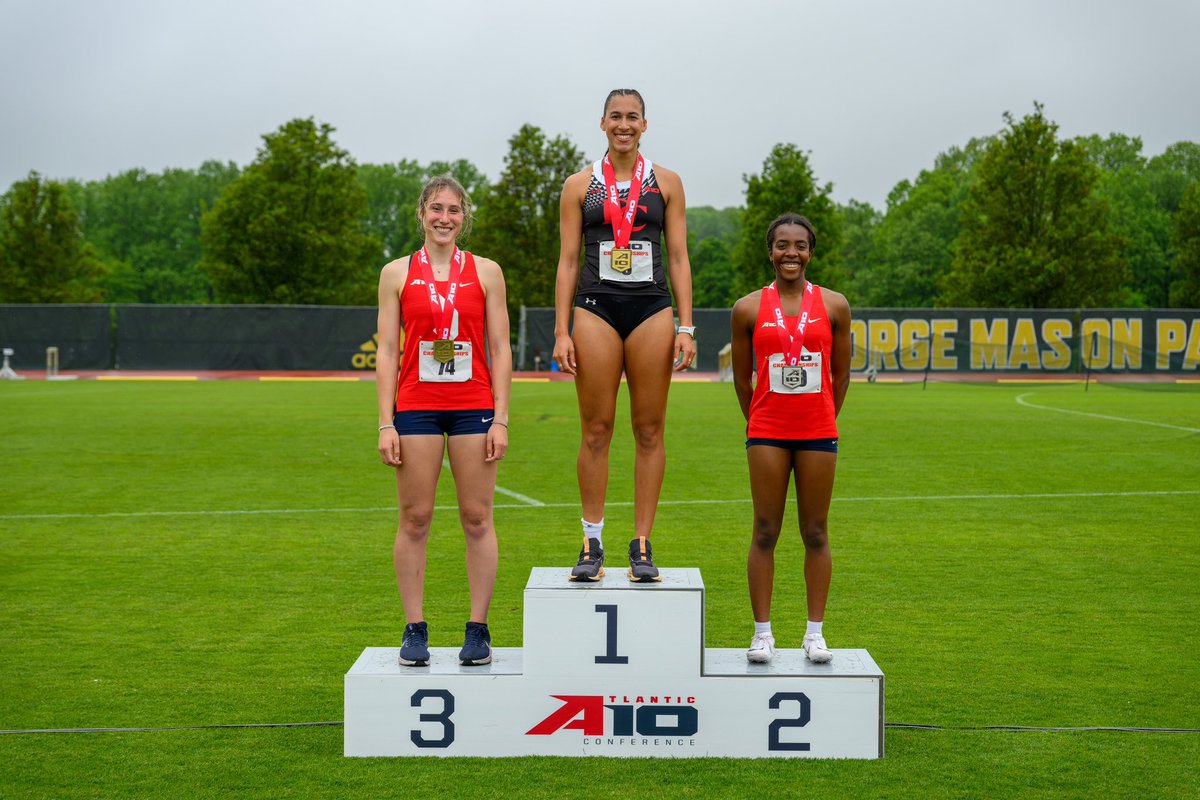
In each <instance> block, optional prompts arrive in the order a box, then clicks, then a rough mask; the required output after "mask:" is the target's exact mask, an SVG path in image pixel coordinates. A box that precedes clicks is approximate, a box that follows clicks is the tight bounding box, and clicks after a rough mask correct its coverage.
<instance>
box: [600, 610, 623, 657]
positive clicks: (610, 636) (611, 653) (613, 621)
mask: <svg viewBox="0 0 1200 800" xmlns="http://www.w3.org/2000/svg"><path fill="white" fill-rule="evenodd" d="M596 613H597V614H605V615H607V616H608V626H607V631H606V634H605V637H604V638H605V643H604V655H602V656H596V663H597V664H628V663H629V656H619V655H617V607H616V606H608V605H599V604H597V605H596Z"/></svg>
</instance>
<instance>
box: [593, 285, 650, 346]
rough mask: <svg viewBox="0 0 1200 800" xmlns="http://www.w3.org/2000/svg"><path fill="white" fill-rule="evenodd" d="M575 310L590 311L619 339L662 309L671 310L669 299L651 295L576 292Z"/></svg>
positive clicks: (627, 336)
mask: <svg viewBox="0 0 1200 800" xmlns="http://www.w3.org/2000/svg"><path fill="white" fill-rule="evenodd" d="M575 307H576V308H582V309H583V310H584V311H590V312H592V313H593V314H595V315H596V316H597V317H599V318H600V319H602V320H604V321H605V322H607V323H608V324H609V326H610V327H611V328H612V329H613V330H615V331H616V332H617V335H618V336H620V337H621V340H622V341H624V340H625V339H628V338H629V334H631V333H633V332H634V331H635V330H637V326H638V325H641V324H642V323H643V322H645V321H646V320H648V319H650V318H651V317H653V316H654V315H655V314H657V313H658V312H660V311H662V310H663V309H664V308H670V307H671V298H670V297H669V296H667V295H654V294H649V295H647V294H625V295H622V294H590V295H589V294H587V293H586V292H580V294H579V296H578V297H576V298H575Z"/></svg>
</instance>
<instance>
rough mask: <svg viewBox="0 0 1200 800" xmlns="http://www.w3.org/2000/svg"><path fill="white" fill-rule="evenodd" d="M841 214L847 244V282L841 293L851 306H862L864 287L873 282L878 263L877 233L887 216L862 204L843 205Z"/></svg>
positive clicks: (840, 286)
mask: <svg viewBox="0 0 1200 800" xmlns="http://www.w3.org/2000/svg"><path fill="white" fill-rule="evenodd" d="M837 211H838V215H839V216H840V217H841V229H842V238H843V240H844V244H843V245H842V269H841V272H842V275H843V276H844V279H843V280H841V281H839V283H838V286H837V289H838V291H840V292H842V293H844V294H845V295H846V297H847V299H848V300H849V301H850V303H851V305H861V304H862V303H863V291H862V289H861V287H860V284H861V283H863V282H864V281H869V279H870V276H871V274H872V271H873V269H874V268H875V264H876V261H877V260H878V256H877V255H876V252H875V251H876V247H875V230H876V228H878V227H879V223H880V222H881V221H882V220H883V215H882V214H880V213H879V212H878V211H876V210H875V207H874V206H872V205H871V204H870V203H864V202H861V201H859V200H851V201H850V202H849V203H847V204H846V205H844V206H843V205H839V206H838V207H837Z"/></svg>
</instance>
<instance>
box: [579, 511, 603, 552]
mask: <svg viewBox="0 0 1200 800" xmlns="http://www.w3.org/2000/svg"><path fill="white" fill-rule="evenodd" d="M579 521H580V522H582V523H583V535H584V536H585V537H586V538H588V539H595V540H596V541H597V542H599V543H600V549H601V550H603V549H604V539H603V538H602V537H601V535H600V534H601V533H603V532H604V518H603V517H601V518H600V521H599V522H588V521H587V520H586V519H584V518H583V517H580V518H579Z"/></svg>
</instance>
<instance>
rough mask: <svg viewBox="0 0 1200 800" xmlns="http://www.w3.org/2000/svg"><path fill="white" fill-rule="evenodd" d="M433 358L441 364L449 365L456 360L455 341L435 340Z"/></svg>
mask: <svg viewBox="0 0 1200 800" xmlns="http://www.w3.org/2000/svg"><path fill="white" fill-rule="evenodd" d="M433 358H434V360H435V361H437V362H438V363H439V364H449V363H450V362H451V361H453V360H454V340H453V339H434V341H433Z"/></svg>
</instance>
